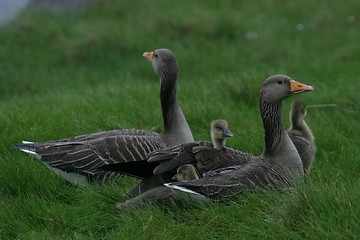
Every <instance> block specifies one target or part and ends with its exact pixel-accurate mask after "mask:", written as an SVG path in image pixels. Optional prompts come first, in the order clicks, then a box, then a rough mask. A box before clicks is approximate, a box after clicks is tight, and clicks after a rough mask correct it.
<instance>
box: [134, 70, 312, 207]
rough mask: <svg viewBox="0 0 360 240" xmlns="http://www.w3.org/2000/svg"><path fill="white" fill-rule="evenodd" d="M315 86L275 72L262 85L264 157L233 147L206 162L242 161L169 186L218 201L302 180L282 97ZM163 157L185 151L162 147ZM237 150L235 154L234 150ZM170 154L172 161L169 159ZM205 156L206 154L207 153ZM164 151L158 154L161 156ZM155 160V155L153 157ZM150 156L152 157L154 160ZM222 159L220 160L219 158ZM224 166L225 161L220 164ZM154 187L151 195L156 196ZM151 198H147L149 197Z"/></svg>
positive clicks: (192, 153) (261, 104) (194, 153)
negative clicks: (285, 122) (282, 107)
mask: <svg viewBox="0 0 360 240" xmlns="http://www.w3.org/2000/svg"><path fill="white" fill-rule="evenodd" d="M311 90H313V88H312V87H311V86H307V85H305V84H302V83H299V82H296V81H295V80H292V79H291V78H290V77H288V76H286V75H274V76H271V77H269V78H268V79H267V80H265V82H264V83H263V85H262V88H261V92H260V113H261V118H262V121H263V126H264V130H265V137H264V140H265V148H264V150H263V153H262V154H261V155H260V156H257V157H255V156H252V155H250V154H245V153H242V154H240V153H239V151H236V150H230V151H229V153H227V152H225V153H223V155H221V156H212V157H211V155H206V156H207V158H208V159H206V162H209V163H211V162H213V161H217V159H216V158H220V160H222V161H225V162H226V161H229V159H231V158H234V162H236V160H237V161H238V162H239V163H240V164H233V165H232V166H225V167H222V166H220V167H218V168H216V167H215V168H213V169H212V170H210V171H208V172H206V173H204V174H203V177H202V178H200V179H197V180H191V181H186V182H172V183H169V184H167V185H166V186H167V187H169V188H170V189H175V190H176V191H177V192H178V191H183V192H186V194H187V195H188V194H191V193H193V194H194V196H197V195H198V194H201V195H203V196H206V197H210V198H213V199H217V200H225V199H229V198H231V197H232V196H234V195H236V194H239V193H241V192H243V191H246V190H249V189H253V188H268V187H280V186H293V185H294V184H295V182H296V181H297V180H298V179H303V177H304V171H303V166H302V162H301V158H300V156H299V154H298V152H297V150H296V148H295V146H294V144H293V143H292V141H291V139H290V137H289V136H288V134H287V132H286V130H285V128H284V126H283V123H282V120H281V103H282V100H283V99H285V98H287V97H288V96H290V95H293V94H299V93H303V92H307V91H311ZM188 145H189V144H183V145H182V147H181V148H183V149H184V148H186V146H188ZM161 152H162V155H164V156H162V157H163V159H167V161H170V162H171V161H172V160H173V159H176V157H178V155H180V154H182V153H181V151H177V152H174V151H170V153H169V152H167V151H166V150H162V151H161ZM235 152H236V153H237V154H236V155H234V154H233V153H235ZM188 154H189V155H190V156H191V157H189V158H193V156H194V155H195V158H202V156H201V155H200V156H197V155H198V154H199V152H197V151H192V152H188ZM167 155H170V160H168V158H166V156H167ZM203 156H205V155H203ZM160 157H161V154H158V155H157V158H158V159H160ZM150 159H151V157H150ZM150 159H149V160H150ZM219 162H220V161H219ZM220 165H221V164H220ZM154 195H156V194H155V193H153V194H152V193H151V190H150V191H149V192H148V193H147V196H154ZM141 200H143V199H142V198H141V195H140V196H139V197H138V198H137V199H134V201H133V202H131V201H132V200H128V201H127V203H128V204H132V205H136V204H137V203H138V202H139V201H141ZM146 201H147V200H146Z"/></svg>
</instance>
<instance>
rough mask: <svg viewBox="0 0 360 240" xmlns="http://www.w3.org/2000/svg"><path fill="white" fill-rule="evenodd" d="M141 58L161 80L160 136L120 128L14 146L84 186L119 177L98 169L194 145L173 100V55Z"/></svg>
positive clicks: (147, 54)
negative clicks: (168, 149)
mask: <svg viewBox="0 0 360 240" xmlns="http://www.w3.org/2000/svg"><path fill="white" fill-rule="evenodd" d="M143 56H144V57H145V58H146V59H147V60H148V61H150V62H151V64H152V67H153V69H154V71H155V73H156V75H157V76H158V77H159V78H160V102H161V110H162V117H163V126H164V132H163V133H160V134H159V133H156V132H151V131H146V130H136V129H122V130H113V131H104V132H99V133H93V134H86V135H81V136H77V137H72V138H67V139H62V140H55V141H48V142H37V143H34V142H23V143H22V144H18V145H15V147H16V148H18V149H20V150H21V151H23V152H26V153H28V154H30V155H33V156H35V157H37V158H39V159H40V160H41V161H43V162H44V163H45V164H46V165H47V166H49V167H50V168H51V169H52V170H54V171H55V172H56V173H57V174H59V175H61V176H62V177H63V178H64V179H65V180H67V181H68V182H70V183H72V184H75V185H84V184H87V183H89V182H90V181H105V180H107V179H109V178H111V177H115V176H119V175H120V174H119V173H114V172H110V171H106V170H99V169H98V168H99V167H100V166H103V165H106V164H110V163H116V162H134V161H138V160H142V159H144V158H145V157H146V155H147V154H148V153H150V152H152V151H154V150H158V149H161V148H165V147H170V146H174V145H178V144H182V143H187V142H193V141H194V139H193V136H192V134H191V131H190V128H189V126H188V123H187V122H186V119H185V116H184V114H183V112H182V110H181V108H180V105H179V104H178V102H177V100H176V85H177V81H178V75H179V67H178V64H177V61H176V58H175V55H174V54H173V53H172V52H171V51H170V50H169V49H157V50H155V51H153V52H145V53H144V54H143ZM145 170H146V169H145Z"/></svg>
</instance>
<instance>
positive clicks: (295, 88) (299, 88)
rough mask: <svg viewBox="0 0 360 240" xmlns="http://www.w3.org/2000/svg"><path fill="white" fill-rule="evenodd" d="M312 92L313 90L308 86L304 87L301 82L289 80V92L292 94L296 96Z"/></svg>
mask: <svg viewBox="0 0 360 240" xmlns="http://www.w3.org/2000/svg"><path fill="white" fill-rule="evenodd" d="M312 90H314V88H313V87H312V86H310V85H306V84H303V83H301V82H297V81H295V80H290V92H291V93H292V94H298V93H303V92H308V91H312Z"/></svg>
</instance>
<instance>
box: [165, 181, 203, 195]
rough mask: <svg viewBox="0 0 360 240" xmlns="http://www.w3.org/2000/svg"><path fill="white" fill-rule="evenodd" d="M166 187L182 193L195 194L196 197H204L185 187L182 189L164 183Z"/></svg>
mask: <svg viewBox="0 0 360 240" xmlns="http://www.w3.org/2000/svg"><path fill="white" fill-rule="evenodd" d="M164 185H165V187H168V188H171V189H175V190H179V191H182V192H186V193H191V194H195V195H201V196H204V195H202V194H200V193H197V192H194V191H193V190H190V189H187V188H184V187H180V186H176V185H172V184H171V183H164Z"/></svg>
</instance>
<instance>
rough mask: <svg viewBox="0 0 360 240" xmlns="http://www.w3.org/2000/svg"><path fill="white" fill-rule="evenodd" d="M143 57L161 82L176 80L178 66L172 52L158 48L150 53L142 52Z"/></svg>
mask: <svg viewBox="0 0 360 240" xmlns="http://www.w3.org/2000/svg"><path fill="white" fill-rule="evenodd" d="M143 56H144V57H145V58H146V59H147V60H148V61H149V62H150V63H151V65H152V67H153V69H154V71H155V73H156V74H157V75H158V77H159V78H160V80H161V81H166V80H176V79H177V76H178V74H179V66H178V64H177V61H176V57H175V55H174V53H173V52H171V51H170V50H169V49H166V48H160V49H157V50H155V51H152V52H144V54H143Z"/></svg>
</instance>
